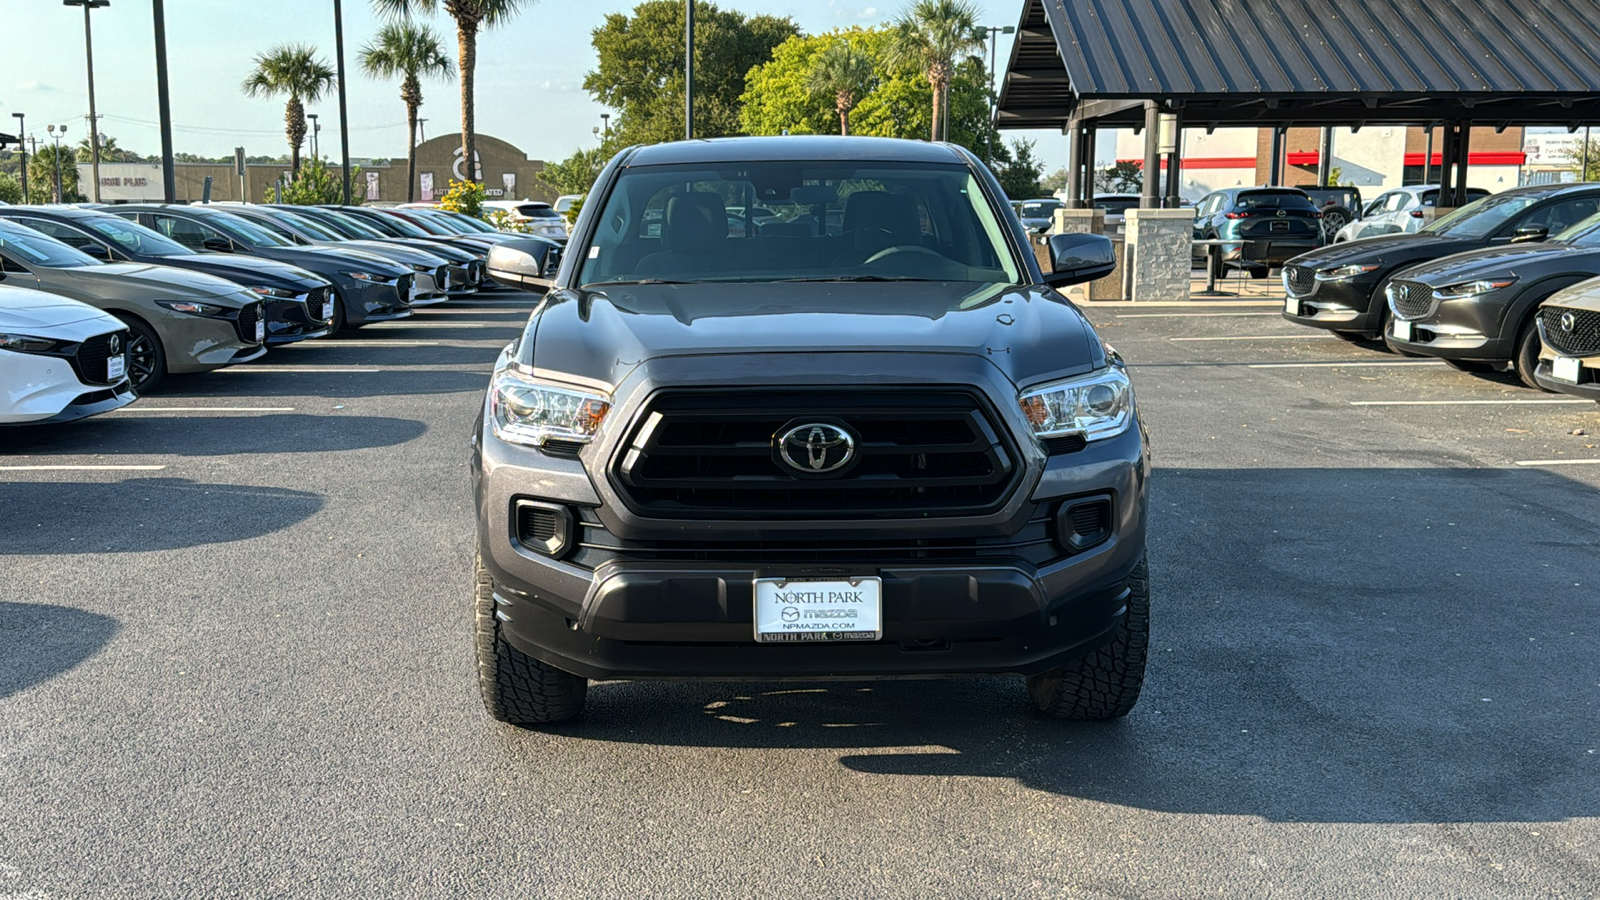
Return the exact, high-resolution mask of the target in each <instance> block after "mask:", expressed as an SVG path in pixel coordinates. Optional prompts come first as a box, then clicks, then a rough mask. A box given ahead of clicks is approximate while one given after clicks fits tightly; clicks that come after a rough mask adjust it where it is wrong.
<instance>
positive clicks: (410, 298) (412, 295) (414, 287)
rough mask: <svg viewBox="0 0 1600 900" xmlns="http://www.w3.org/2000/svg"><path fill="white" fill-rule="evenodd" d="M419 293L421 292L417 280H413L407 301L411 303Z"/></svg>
mask: <svg viewBox="0 0 1600 900" xmlns="http://www.w3.org/2000/svg"><path fill="white" fill-rule="evenodd" d="M419 293H421V292H420V291H418V290H417V283H416V282H415V281H413V282H411V290H410V291H409V292H407V294H406V302H407V303H410V302H412V301H413V300H416V299H417V294H419Z"/></svg>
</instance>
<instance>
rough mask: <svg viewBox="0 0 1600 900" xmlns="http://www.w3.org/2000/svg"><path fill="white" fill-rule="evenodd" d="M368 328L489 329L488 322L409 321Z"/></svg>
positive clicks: (498, 326)
mask: <svg viewBox="0 0 1600 900" xmlns="http://www.w3.org/2000/svg"><path fill="white" fill-rule="evenodd" d="M367 327H368V328H488V327H490V326H489V324H488V323H487V322H413V321H411V320H410V319H407V320H406V321H404V322H379V323H377V324H375V325H368V326H367ZM494 327H495V328H507V327H509V326H506V325H496V326H494Z"/></svg>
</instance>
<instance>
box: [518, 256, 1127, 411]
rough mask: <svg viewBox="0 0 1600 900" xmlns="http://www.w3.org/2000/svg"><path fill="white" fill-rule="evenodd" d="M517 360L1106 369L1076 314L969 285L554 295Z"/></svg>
mask: <svg viewBox="0 0 1600 900" xmlns="http://www.w3.org/2000/svg"><path fill="white" fill-rule="evenodd" d="M526 334H527V335H529V336H531V338H532V339H531V340H527V339H525V340H524V341H523V344H522V347H520V348H519V355H518V356H519V361H520V362H522V363H523V364H524V365H528V366H532V367H534V368H536V369H538V370H542V371H545V372H550V373H555V374H565V375H570V376H576V377H578V378H580V379H585V380H590V381H597V382H601V383H604V384H608V385H612V386H615V385H617V384H619V383H620V382H621V381H622V380H623V379H624V378H626V377H627V375H628V373H629V372H631V371H632V370H633V369H634V368H635V367H637V366H639V365H640V364H641V363H643V362H645V361H646V360H650V359H656V358H660V357H668V356H714V355H721V354H754V353H834V352H843V353H850V352H856V353H891V352H894V353H909V352H916V353H930V354H940V353H943V354H962V355H967V356H977V357H981V358H984V359H987V360H989V361H990V362H991V363H993V364H994V365H995V366H996V367H997V368H999V369H1000V370H1001V371H1002V372H1003V373H1004V374H1005V375H1006V377H1008V378H1009V379H1011V381H1012V383H1013V384H1016V385H1019V386H1028V385H1031V384H1035V383H1038V382H1041V381H1044V380H1048V379H1051V378H1059V377H1066V376H1070V375H1076V374H1080V373H1083V372H1088V371H1092V370H1094V369H1096V368H1099V367H1101V366H1103V365H1105V351H1104V348H1103V346H1102V345H1101V343H1100V339H1099V337H1098V336H1097V335H1096V334H1095V332H1094V329H1093V328H1092V327H1091V326H1090V325H1089V322H1088V321H1087V320H1086V319H1085V318H1084V317H1083V315H1082V313H1080V312H1079V311H1078V310H1077V308H1076V307H1074V306H1073V305H1072V304H1070V303H1067V302H1066V301H1065V300H1063V299H1061V296H1060V295H1059V294H1057V293H1056V292H1055V291H1054V290H1052V289H1050V288H1048V287H1042V286H1036V285H1035V286H1014V285H1013V286H1006V285H993V284H975V283H972V282H933V281H915V282H860V283H849V282H844V283H841V282H795V283H779V284H771V283H768V284H684V285H675V284H652V285H626V286H615V287H609V288H606V289H605V290H591V291H576V290H556V291H552V292H550V293H549V294H548V295H546V297H545V299H544V301H543V302H541V303H540V305H539V307H538V308H537V309H535V310H534V314H533V317H532V318H531V319H530V321H529V323H528V329H527V332H526Z"/></svg>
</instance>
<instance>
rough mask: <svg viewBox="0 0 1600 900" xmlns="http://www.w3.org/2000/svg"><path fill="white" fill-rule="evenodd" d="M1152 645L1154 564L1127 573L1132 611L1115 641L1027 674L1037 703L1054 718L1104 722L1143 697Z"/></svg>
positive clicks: (1141, 564) (1144, 562) (1142, 562)
mask: <svg viewBox="0 0 1600 900" xmlns="http://www.w3.org/2000/svg"><path fill="white" fill-rule="evenodd" d="M1149 650H1150V564H1149V560H1148V559H1141V560H1139V564H1138V565H1137V566H1135V567H1134V569H1133V574H1132V575H1129V576H1128V611H1127V613H1126V614H1125V615H1124V616H1123V617H1122V624H1120V625H1118V626H1117V633H1116V636H1115V637H1113V638H1112V640H1111V643H1109V644H1106V645H1105V646H1104V647H1101V648H1100V649H1098V650H1096V651H1095V652H1093V653H1091V654H1089V655H1088V656H1085V657H1082V658H1081V659H1076V660H1073V661H1072V662H1071V663H1069V664H1067V665H1066V666H1063V667H1061V668H1059V669H1051V670H1050V671H1048V672H1041V673H1039V674H1038V675H1029V676H1028V694H1029V696H1031V697H1032V698H1033V705H1034V708H1035V709H1037V710H1039V712H1041V713H1044V714H1045V715H1047V716H1050V717H1052V718H1056V719H1074V720H1077V721H1079V722H1104V721H1107V720H1110V719H1117V718H1121V717H1122V716H1125V715H1127V714H1128V713H1129V712H1130V711H1132V710H1133V705H1134V704H1135V703H1137V702H1139V689H1140V688H1141V687H1143V686H1144V664H1145V658H1146V657H1147V656H1148V655H1149Z"/></svg>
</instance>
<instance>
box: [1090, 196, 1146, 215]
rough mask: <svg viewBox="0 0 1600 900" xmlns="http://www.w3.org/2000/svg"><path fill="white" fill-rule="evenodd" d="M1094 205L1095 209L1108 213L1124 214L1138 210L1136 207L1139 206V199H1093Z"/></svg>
mask: <svg viewBox="0 0 1600 900" xmlns="http://www.w3.org/2000/svg"><path fill="white" fill-rule="evenodd" d="M1094 205H1095V208H1096V209H1103V210H1105V211H1106V212H1108V213H1126V212H1127V211H1128V210H1130V209H1136V208H1138V206H1139V198H1137V197H1096V198H1095V199H1094Z"/></svg>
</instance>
